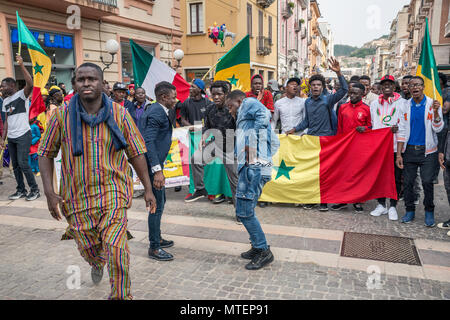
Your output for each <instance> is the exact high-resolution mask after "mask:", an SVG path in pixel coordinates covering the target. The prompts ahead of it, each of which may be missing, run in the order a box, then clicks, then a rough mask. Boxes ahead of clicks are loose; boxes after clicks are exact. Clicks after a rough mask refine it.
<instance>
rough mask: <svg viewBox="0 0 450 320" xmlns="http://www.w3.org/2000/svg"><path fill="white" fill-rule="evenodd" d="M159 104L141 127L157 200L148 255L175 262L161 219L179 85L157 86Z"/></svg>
mask: <svg viewBox="0 0 450 320" xmlns="http://www.w3.org/2000/svg"><path fill="white" fill-rule="evenodd" d="M155 96H156V103H154V104H152V105H151V106H150V107H149V108H148V109H147V110H146V111H145V112H144V115H143V116H142V117H141V120H140V121H141V122H140V128H141V133H142V136H143V137H144V140H145V146H146V148H147V164H148V170H149V174H150V180H151V183H152V187H153V188H152V189H153V194H154V195H155V198H156V213H154V214H152V213H149V215H148V232H149V240H150V248H149V250H148V255H149V257H150V258H152V259H155V260H158V261H169V260H173V255H171V254H170V253H168V252H166V251H164V250H163V248H168V247H171V246H173V241H168V240H164V239H163V238H161V216H162V213H163V211H164V204H165V202H166V192H165V188H164V185H165V178H164V174H163V169H164V162H165V160H166V158H167V154H168V153H169V150H170V146H171V144H172V127H173V125H172V123H171V121H170V118H169V110H170V109H173V108H174V107H175V104H176V97H177V91H176V88H175V86H173V85H172V84H170V83H169V82H166V81H163V82H160V83H158V84H157V85H156V87H155Z"/></svg>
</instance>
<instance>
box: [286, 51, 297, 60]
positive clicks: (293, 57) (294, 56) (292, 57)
mask: <svg viewBox="0 0 450 320" xmlns="http://www.w3.org/2000/svg"><path fill="white" fill-rule="evenodd" d="M287 59H288V60H289V61H297V60H298V51H297V50H296V49H289V50H288V56H287Z"/></svg>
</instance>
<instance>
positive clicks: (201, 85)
mask: <svg viewBox="0 0 450 320" xmlns="http://www.w3.org/2000/svg"><path fill="white" fill-rule="evenodd" d="M193 83H194V84H195V85H196V86H197V87H199V88H200V90H202V91H205V82H204V81H203V80H202V79H195V80H194V81H193Z"/></svg>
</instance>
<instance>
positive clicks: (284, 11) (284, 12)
mask: <svg viewBox="0 0 450 320" xmlns="http://www.w3.org/2000/svg"><path fill="white" fill-rule="evenodd" d="M293 13H294V12H293V11H292V8H291V7H290V6H289V4H288V3H287V2H284V3H282V4H281V16H282V17H283V18H285V19H289V18H290V17H291V16H292V14H293Z"/></svg>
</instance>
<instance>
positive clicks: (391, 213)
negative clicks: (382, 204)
mask: <svg viewBox="0 0 450 320" xmlns="http://www.w3.org/2000/svg"><path fill="white" fill-rule="evenodd" d="M389 220H392V221H397V220H398V214H397V209H396V208H395V207H390V208H389Z"/></svg>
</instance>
